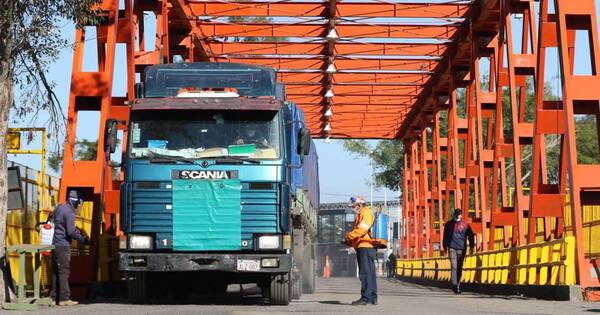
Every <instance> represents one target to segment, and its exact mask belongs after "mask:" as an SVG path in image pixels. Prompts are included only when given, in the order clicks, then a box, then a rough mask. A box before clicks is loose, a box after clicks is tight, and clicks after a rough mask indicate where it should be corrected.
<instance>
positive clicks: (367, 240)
mask: <svg viewBox="0 0 600 315" xmlns="http://www.w3.org/2000/svg"><path fill="white" fill-rule="evenodd" d="M350 202H351V205H352V208H353V209H354V210H355V211H356V218H355V220H354V228H353V229H352V231H350V232H349V233H348V234H347V235H346V244H347V245H348V246H352V247H353V248H354V249H355V250H356V259H357V261H358V276H359V279H360V299H358V300H356V301H354V302H352V305H369V304H373V305H377V281H376V276H375V254H376V250H375V247H374V246H373V237H372V235H371V227H372V226H373V223H374V222H375V217H374V216H373V212H372V211H371V208H369V207H368V206H367V202H366V201H365V199H364V198H362V197H360V196H359V197H356V198H354V197H352V198H350Z"/></svg>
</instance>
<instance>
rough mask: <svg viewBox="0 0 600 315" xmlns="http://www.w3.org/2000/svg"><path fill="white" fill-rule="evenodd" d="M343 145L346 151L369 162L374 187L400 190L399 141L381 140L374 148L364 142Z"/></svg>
mask: <svg viewBox="0 0 600 315" xmlns="http://www.w3.org/2000/svg"><path fill="white" fill-rule="evenodd" d="M343 145H344V149H346V151H348V152H351V153H353V154H355V155H357V156H363V157H367V158H369V159H370V160H371V163H373V168H374V172H373V173H374V174H373V177H374V179H373V180H374V183H373V184H374V185H375V186H377V187H386V188H388V189H390V190H399V189H402V170H403V161H402V158H401V156H402V150H403V149H402V147H403V146H402V142H401V141H400V140H382V141H379V142H378V143H377V144H376V145H375V146H374V147H371V146H370V145H369V143H368V142H367V141H365V140H345V141H344V143H343Z"/></svg>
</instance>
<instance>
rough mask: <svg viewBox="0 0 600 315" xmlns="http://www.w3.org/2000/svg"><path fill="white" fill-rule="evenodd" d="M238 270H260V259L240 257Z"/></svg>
mask: <svg viewBox="0 0 600 315" xmlns="http://www.w3.org/2000/svg"><path fill="white" fill-rule="evenodd" d="M237 270H238V271H260V261H259V260H252V259H238V261H237Z"/></svg>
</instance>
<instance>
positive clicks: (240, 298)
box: [81, 286, 270, 305]
mask: <svg viewBox="0 0 600 315" xmlns="http://www.w3.org/2000/svg"><path fill="white" fill-rule="evenodd" d="M234 288H235V287H234ZM99 303H105V304H131V305H134V304H135V303H132V302H131V301H130V300H129V299H127V298H126V297H110V298H104V297H96V298H93V299H89V300H85V301H82V303H81V304H84V305H85V304H99ZM140 304H142V303H140ZM143 304H147V305H270V303H269V300H268V299H265V298H263V297H262V296H261V292H260V289H259V288H258V287H256V286H253V287H244V289H243V290H240V289H239V288H235V289H232V287H230V288H229V291H228V292H227V293H225V294H224V295H195V294H190V295H188V296H176V295H171V294H169V295H167V296H164V297H158V298H152V299H148V300H146V301H144V303H143Z"/></svg>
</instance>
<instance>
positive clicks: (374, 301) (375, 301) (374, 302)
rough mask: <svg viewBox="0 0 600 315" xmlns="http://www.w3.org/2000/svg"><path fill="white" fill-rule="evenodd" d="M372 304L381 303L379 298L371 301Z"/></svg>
mask: <svg viewBox="0 0 600 315" xmlns="http://www.w3.org/2000/svg"><path fill="white" fill-rule="evenodd" d="M371 304H373V305H379V302H377V300H376V299H375V300H372V301H371Z"/></svg>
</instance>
